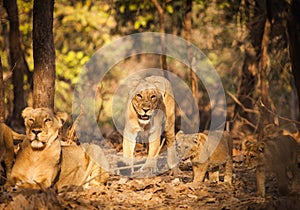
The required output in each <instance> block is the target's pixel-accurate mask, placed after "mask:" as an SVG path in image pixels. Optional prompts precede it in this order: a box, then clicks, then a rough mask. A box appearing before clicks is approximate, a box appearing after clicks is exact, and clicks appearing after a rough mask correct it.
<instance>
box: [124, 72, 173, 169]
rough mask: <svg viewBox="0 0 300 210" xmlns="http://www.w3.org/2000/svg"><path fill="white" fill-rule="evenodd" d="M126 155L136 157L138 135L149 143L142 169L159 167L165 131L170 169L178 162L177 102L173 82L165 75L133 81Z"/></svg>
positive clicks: (127, 120) (125, 142)
mask: <svg viewBox="0 0 300 210" xmlns="http://www.w3.org/2000/svg"><path fill="white" fill-rule="evenodd" d="M126 108H127V110H126V115H125V128H124V132H123V136H124V137H123V154H124V157H125V158H127V159H129V160H130V159H132V158H133V154H134V148H135V145H136V141H137V138H142V140H143V141H144V142H145V141H147V143H149V151H148V158H147V161H146V163H145V165H144V166H143V168H142V169H145V168H151V169H155V168H156V157H157V155H158V153H159V150H160V138H161V134H162V132H163V131H165V137H166V144H167V149H168V155H167V162H168V166H169V168H171V169H172V168H174V167H175V166H176V165H177V158H176V148H175V133H174V132H175V131H174V129H175V128H174V123H175V102H174V96H173V91H172V87H171V84H170V82H169V81H168V80H167V79H165V78H164V77H160V76H150V77H146V78H144V79H137V80H134V81H131V83H130V93H129V96H128V100H127V106H126Z"/></svg>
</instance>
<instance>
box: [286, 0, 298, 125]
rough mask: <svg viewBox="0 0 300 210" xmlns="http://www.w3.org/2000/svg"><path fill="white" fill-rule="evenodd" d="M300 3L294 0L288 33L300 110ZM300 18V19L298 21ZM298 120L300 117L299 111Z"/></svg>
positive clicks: (291, 6) (290, 11)
mask: <svg viewBox="0 0 300 210" xmlns="http://www.w3.org/2000/svg"><path fill="white" fill-rule="evenodd" d="M299 11H300V3H299V2H298V1H295V0H294V1H292V2H291V5H290V8H289V13H288V16H287V34H288V45H289V52H290V58H291V62H292V73H293V76H294V80H295V86H296V90H297V95H298V107H299V108H298V110H300V102H299V100H300V59H299V55H300V22H299V18H300V16H299ZM297 20H298V21H297ZM297 115H298V120H299V119H300V116H299V113H297Z"/></svg>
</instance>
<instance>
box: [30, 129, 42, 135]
mask: <svg viewBox="0 0 300 210" xmlns="http://www.w3.org/2000/svg"><path fill="white" fill-rule="evenodd" d="M31 132H32V133H34V134H35V135H36V136H37V135H38V134H39V133H42V130H41V129H32V131H31Z"/></svg>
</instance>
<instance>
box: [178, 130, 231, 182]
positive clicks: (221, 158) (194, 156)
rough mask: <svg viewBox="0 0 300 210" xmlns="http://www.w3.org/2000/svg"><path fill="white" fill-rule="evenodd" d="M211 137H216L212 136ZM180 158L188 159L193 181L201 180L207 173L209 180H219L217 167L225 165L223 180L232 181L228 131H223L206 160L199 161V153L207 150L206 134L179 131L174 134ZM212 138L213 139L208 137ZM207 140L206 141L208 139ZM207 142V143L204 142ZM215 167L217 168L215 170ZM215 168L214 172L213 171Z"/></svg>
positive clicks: (201, 153)
mask: <svg viewBox="0 0 300 210" xmlns="http://www.w3.org/2000/svg"><path fill="white" fill-rule="evenodd" d="M212 138H216V137H215V136H212ZM176 139H177V142H178V148H179V151H180V154H182V155H183V157H182V160H187V159H190V160H191V162H192V167H193V172H194V179H193V181H194V182H202V181H204V179H205V175H206V173H207V172H208V173H209V180H210V181H213V182H215V181H216V182H218V181H219V173H218V170H219V167H220V166H222V165H225V172H224V182H228V183H231V182H232V139H231V137H230V134H229V133H228V132H226V131H225V132H223V135H222V138H221V139H220V142H219V143H218V145H217V146H216V147H215V149H214V151H213V152H212V153H211V155H210V156H209V157H208V159H207V160H206V161H204V162H203V161H201V155H203V153H206V152H207V150H208V147H209V146H210V145H209V142H207V139H208V136H207V135H206V134H204V133H195V134H184V133H183V132H182V131H179V132H178V133H177V134H176ZM209 140H214V139H209ZM209 140H208V141H209ZM206 143H207V144H206ZM216 169H217V170H216ZM214 170H216V171H215V172H213V171H214Z"/></svg>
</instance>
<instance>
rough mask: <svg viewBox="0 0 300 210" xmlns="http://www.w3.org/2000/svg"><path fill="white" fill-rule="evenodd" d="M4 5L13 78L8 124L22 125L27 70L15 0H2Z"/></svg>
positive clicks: (15, 126) (19, 126)
mask: <svg viewBox="0 0 300 210" xmlns="http://www.w3.org/2000/svg"><path fill="white" fill-rule="evenodd" d="M4 6H5V8H6V11H7V15H8V19H9V54H10V66H11V69H12V72H13V74H12V79H13V92H14V100H13V104H14V107H13V113H12V116H11V119H10V124H11V126H12V127H14V128H17V129H18V128H21V127H22V126H23V119H22V117H21V113H22V110H23V109H24V108H25V107H26V106H27V103H26V100H25V91H24V74H25V73H26V72H29V68H28V65H27V62H26V60H25V55H24V52H23V50H22V48H21V36H20V31H19V16H18V7H17V3H16V0H4Z"/></svg>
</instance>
